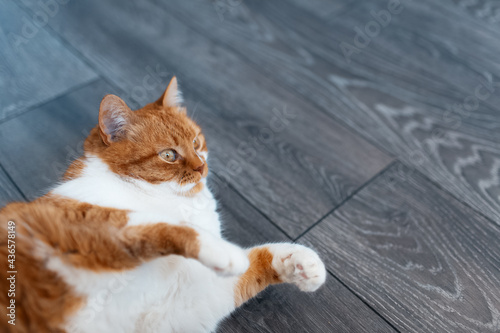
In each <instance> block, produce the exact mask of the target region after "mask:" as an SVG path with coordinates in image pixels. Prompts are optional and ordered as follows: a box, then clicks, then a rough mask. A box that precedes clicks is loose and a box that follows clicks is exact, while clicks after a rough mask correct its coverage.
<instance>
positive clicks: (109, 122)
mask: <svg viewBox="0 0 500 333" xmlns="http://www.w3.org/2000/svg"><path fill="white" fill-rule="evenodd" d="M131 118H132V110H130V108H129V107H128V106H127V104H126V103H125V102H124V101H123V100H122V99H121V98H120V97H118V96H115V95H106V96H104V98H103V99H102V101H101V106H100V108H99V132H100V134H101V138H102V141H103V142H104V143H105V144H106V145H108V146H109V145H110V144H111V143H112V142H116V141H120V140H121V139H123V138H124V137H125V134H126V133H125V130H126V127H127V125H128V124H129V123H130V120H131Z"/></svg>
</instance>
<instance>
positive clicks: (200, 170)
mask: <svg viewBox="0 0 500 333" xmlns="http://www.w3.org/2000/svg"><path fill="white" fill-rule="evenodd" d="M204 166H205V164H202V165H200V166H199V167H197V168H193V170H194V171H198V172H199V173H203V167H204Z"/></svg>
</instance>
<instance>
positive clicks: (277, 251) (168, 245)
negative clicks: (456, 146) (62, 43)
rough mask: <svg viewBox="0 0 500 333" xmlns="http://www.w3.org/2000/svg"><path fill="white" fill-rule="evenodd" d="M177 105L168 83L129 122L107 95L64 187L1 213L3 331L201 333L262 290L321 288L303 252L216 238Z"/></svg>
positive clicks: (196, 135) (189, 127)
mask: <svg viewBox="0 0 500 333" xmlns="http://www.w3.org/2000/svg"><path fill="white" fill-rule="evenodd" d="M181 102H182V101H181V95H180V92H179V90H178V87H177V80H176V78H175V77H174V78H173V79H172V81H171V82H170V84H169V86H168V88H167V89H166V91H165V93H164V94H163V96H162V97H161V98H160V99H159V100H158V101H156V102H155V103H151V104H148V105H146V106H145V107H143V108H141V109H139V110H136V111H132V110H130V109H129V107H128V106H127V105H126V104H125V103H124V102H123V101H122V100H121V99H120V98H119V97H117V96H114V95H107V96H106V97H104V99H103V100H102V102H101V106H100V112H99V124H98V125H97V126H96V127H95V128H94V129H93V130H92V131H91V133H90V135H89V137H88V138H87V140H86V141H85V144H84V151H85V154H84V156H82V157H81V158H79V159H78V160H76V161H75V162H73V164H72V165H71V166H70V167H69V169H68V170H67V172H66V174H65V176H64V179H63V180H62V182H61V183H60V184H59V185H57V186H56V187H55V188H54V189H53V190H52V191H51V192H50V193H48V194H47V195H46V196H43V197H41V198H39V199H37V200H35V201H33V202H31V203H13V204H10V205H8V206H6V207H5V208H4V209H3V210H1V211H0V223H1V226H2V227H1V228H0V237H1V238H0V243H1V244H0V245H1V247H0V254H1V257H0V279H2V281H6V279H7V277H9V274H7V273H6V272H7V271H11V270H12V269H9V267H7V255H8V254H9V253H8V251H7V244H5V242H6V240H7V228H8V227H7V225H8V221H14V222H15V229H16V238H15V242H16V247H15V248H16V252H15V255H16V267H15V268H16V270H17V275H16V290H15V297H14V299H15V304H16V320H15V324H16V325H15V326H13V325H11V324H7V321H6V320H2V321H1V323H2V324H0V327H1V328H3V329H2V331H7V332H38V333H43V332H77V333H80V332H90V333H96V332H106V333H108V332H141V333H142V332H210V331H213V330H215V329H216V327H217V324H218V322H219V321H220V320H221V319H223V318H224V317H225V316H227V315H228V314H230V313H231V312H232V311H233V310H234V309H235V308H236V307H238V306H240V305H241V304H242V303H244V302H245V301H247V300H248V299H250V298H252V297H254V296H255V295H256V294H257V293H259V292H260V291H262V290H263V289H264V288H266V287H267V286H268V285H270V284H275V283H291V284H295V285H296V286H298V287H299V288H300V289H301V290H303V291H314V290H316V289H318V288H319V287H320V286H321V285H322V284H323V283H324V281H325V278H326V271H325V267H324V265H323V263H322V262H321V260H320V259H319V257H318V255H317V254H316V253H315V252H314V251H312V250H311V249H309V248H307V247H304V246H302V245H298V244H291V243H278V244H267V245H261V246H257V247H253V248H250V249H241V248H239V247H238V246H236V245H233V244H231V243H229V242H227V241H225V240H223V239H222V237H221V226H220V221H219V216H218V214H217V212H216V202H215V200H214V198H213V196H212V194H211V193H210V191H209V189H208V188H207V186H206V185H205V184H206V176H207V173H208V168H207V154H208V153H207V146H206V143H205V138H204V136H203V134H202V132H201V129H200V127H199V126H198V125H197V124H196V123H195V122H194V121H193V120H191V119H190V118H189V117H188V116H187V115H186V110H185V108H184V107H183V106H182V105H181ZM2 285H5V282H2ZM3 289H4V290H2V292H1V293H0V305H1V306H2V308H3V309H5V308H6V306H8V305H9V304H10V303H9V302H11V300H10V298H9V297H8V296H7V293H6V292H5V288H3Z"/></svg>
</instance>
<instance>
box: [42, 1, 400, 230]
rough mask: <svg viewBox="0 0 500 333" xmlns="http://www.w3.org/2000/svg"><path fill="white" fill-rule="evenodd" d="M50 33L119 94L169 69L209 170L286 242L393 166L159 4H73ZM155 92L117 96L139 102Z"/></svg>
mask: <svg viewBox="0 0 500 333" xmlns="http://www.w3.org/2000/svg"><path fill="white" fill-rule="evenodd" d="M111 8H113V9H112V10H111ZM210 10H211V15H212V16H213V17H214V19H217V17H216V13H214V12H213V7H210ZM124 22H133V23H132V24H129V23H127V24H125V23H124ZM51 26H52V27H53V29H55V30H56V31H57V32H58V33H60V34H61V35H62V36H63V37H64V38H65V39H66V40H67V41H68V42H69V43H71V44H72V45H73V47H75V48H76V49H78V50H79V52H81V54H83V55H84V56H85V57H87V58H88V59H89V61H90V62H91V63H92V64H93V66H95V67H96V68H98V70H99V71H100V72H101V73H103V74H104V75H106V77H107V78H109V79H110V80H112V81H113V82H114V83H115V84H116V85H118V86H119V87H120V88H121V89H123V90H124V91H127V92H133V91H134V90H137V87H142V86H143V84H144V83H143V82H144V78H145V75H149V71H148V70H146V69H147V68H148V67H149V68H152V69H156V68H160V69H161V71H160V72H159V73H158V74H159V76H160V77H161V78H162V79H163V78H164V73H172V72H173V71H174V69H175V72H176V74H178V77H179V79H180V84H181V87H183V90H184V92H185V96H186V97H187V99H188V100H191V101H192V102H193V106H192V108H191V109H194V108H195V107H196V119H197V121H199V122H200V123H201V125H202V127H203V128H205V129H206V131H207V134H208V138H209V149H210V152H211V162H210V163H211V165H212V166H213V170H214V171H215V172H216V173H217V174H218V175H219V176H221V178H223V179H225V180H226V181H228V182H229V183H230V184H231V185H232V186H234V188H235V189H236V190H237V191H238V192H239V193H242V195H244V196H245V198H246V199H247V200H248V201H249V202H251V203H252V204H253V205H254V206H255V207H258V209H259V210H261V211H262V212H263V213H264V214H265V215H266V216H267V217H269V219H270V220H272V221H273V222H275V223H276V224H277V225H278V226H279V227H280V228H281V229H282V230H284V231H285V232H286V233H287V234H288V236H290V237H292V238H293V237H296V236H298V235H299V234H300V233H301V232H303V231H304V230H306V229H307V228H308V227H309V226H310V225H312V224H313V223H314V222H315V221H317V220H318V219H319V218H321V217H322V216H323V215H324V214H326V213H327V212H328V211H330V210H331V208H332V207H334V206H335V205H336V204H338V203H340V202H341V201H342V200H344V199H345V198H346V197H348V196H349V195H350V194H351V193H352V192H353V191H354V190H355V189H356V188H359V186H361V185H362V184H363V183H364V182H365V181H367V180H368V179H370V177H371V176H373V175H374V174H376V173H377V172H378V171H379V170H381V169H383V168H384V167H385V166H386V165H387V164H388V163H390V161H391V160H392V159H391V158H390V157H388V156H387V155H386V154H384V153H382V152H380V151H379V150H378V149H377V148H375V147H374V146H372V145H371V144H368V143H367V142H366V141H364V140H363V139H361V138H360V137H359V136H357V135H353V134H352V133H350V132H349V131H348V130H346V129H345V128H344V127H342V126H339V125H338V123H336V122H335V121H333V120H331V119H330V118H329V117H328V116H326V115H325V114H324V113H323V112H319V111H318V110H316V109H315V108H314V107H313V106H312V105H311V104H308V103H304V101H302V99H300V98H298V97H297V96H295V94H292V93H290V92H288V91H287V90H285V89H282V88H281V87H280V85H276V84H275V83H273V82H272V81H271V80H270V79H269V78H268V77H266V76H264V75H262V74H261V73H260V72H258V71H257V70H255V69H253V68H252V67H251V66H248V65H247V64H246V63H245V62H244V61H242V60H241V58H239V57H238V56H236V55H235V54H234V53H232V52H230V51H228V50H227V49H225V48H222V47H220V46H219V45H218V44H217V43H214V42H212V41H210V40H209V39H207V38H204V37H203V36H201V35H200V34H198V33H196V32H194V31H193V30H191V29H190V28H187V27H186V26H185V25H184V23H183V22H182V21H180V20H178V19H177V18H176V17H175V16H172V15H171V14H170V11H169V10H167V9H166V8H165V7H163V5H161V4H154V3H151V2H141V3H137V2H130V3H129V2H125V3H124V2H123V1H121V2H119V3H118V1H114V2H113V1H110V2H106V3H103V2H101V1H90V2H86V3H85V4H83V3H79V2H72V3H69V4H68V5H67V6H65V7H64V8H63V9H62V10H61V14H60V15H59V16H57V17H56V18H55V20H54V23H53V24H52V22H51ZM81 26H85V27H88V29H86V31H85V38H84V39H83V38H81V29H80V27H81ZM123 36H127V38H124V37H123ZM117 59H119V60H117ZM163 87H164V85H162V84H157V85H155V86H154V87H151V89H149V90H147V89H144V94H143V95H141V96H135V97H141V98H134V96H132V95H128V96H125V97H126V99H127V100H128V101H134V100H135V101H136V102H137V104H141V103H142V102H143V100H142V97H144V96H147V97H148V99H149V101H151V100H154V99H156V98H157V96H159V95H160V94H161V91H162V89H163ZM210 141H212V142H213V143H212V144H211V143H210Z"/></svg>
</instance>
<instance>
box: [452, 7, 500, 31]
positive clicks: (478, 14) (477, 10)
mask: <svg viewBox="0 0 500 333" xmlns="http://www.w3.org/2000/svg"><path fill="white" fill-rule="evenodd" d="M449 2H451V3H453V4H455V5H456V6H458V7H459V8H461V9H462V10H463V11H466V12H468V13H470V14H471V15H473V16H474V17H475V18H477V19H478V20H480V21H483V22H486V23H489V24H490V25H491V28H495V27H496V28H498V27H500V3H499V2H498V1H494V0H449V1H445V2H444V5H448V4H449Z"/></svg>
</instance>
